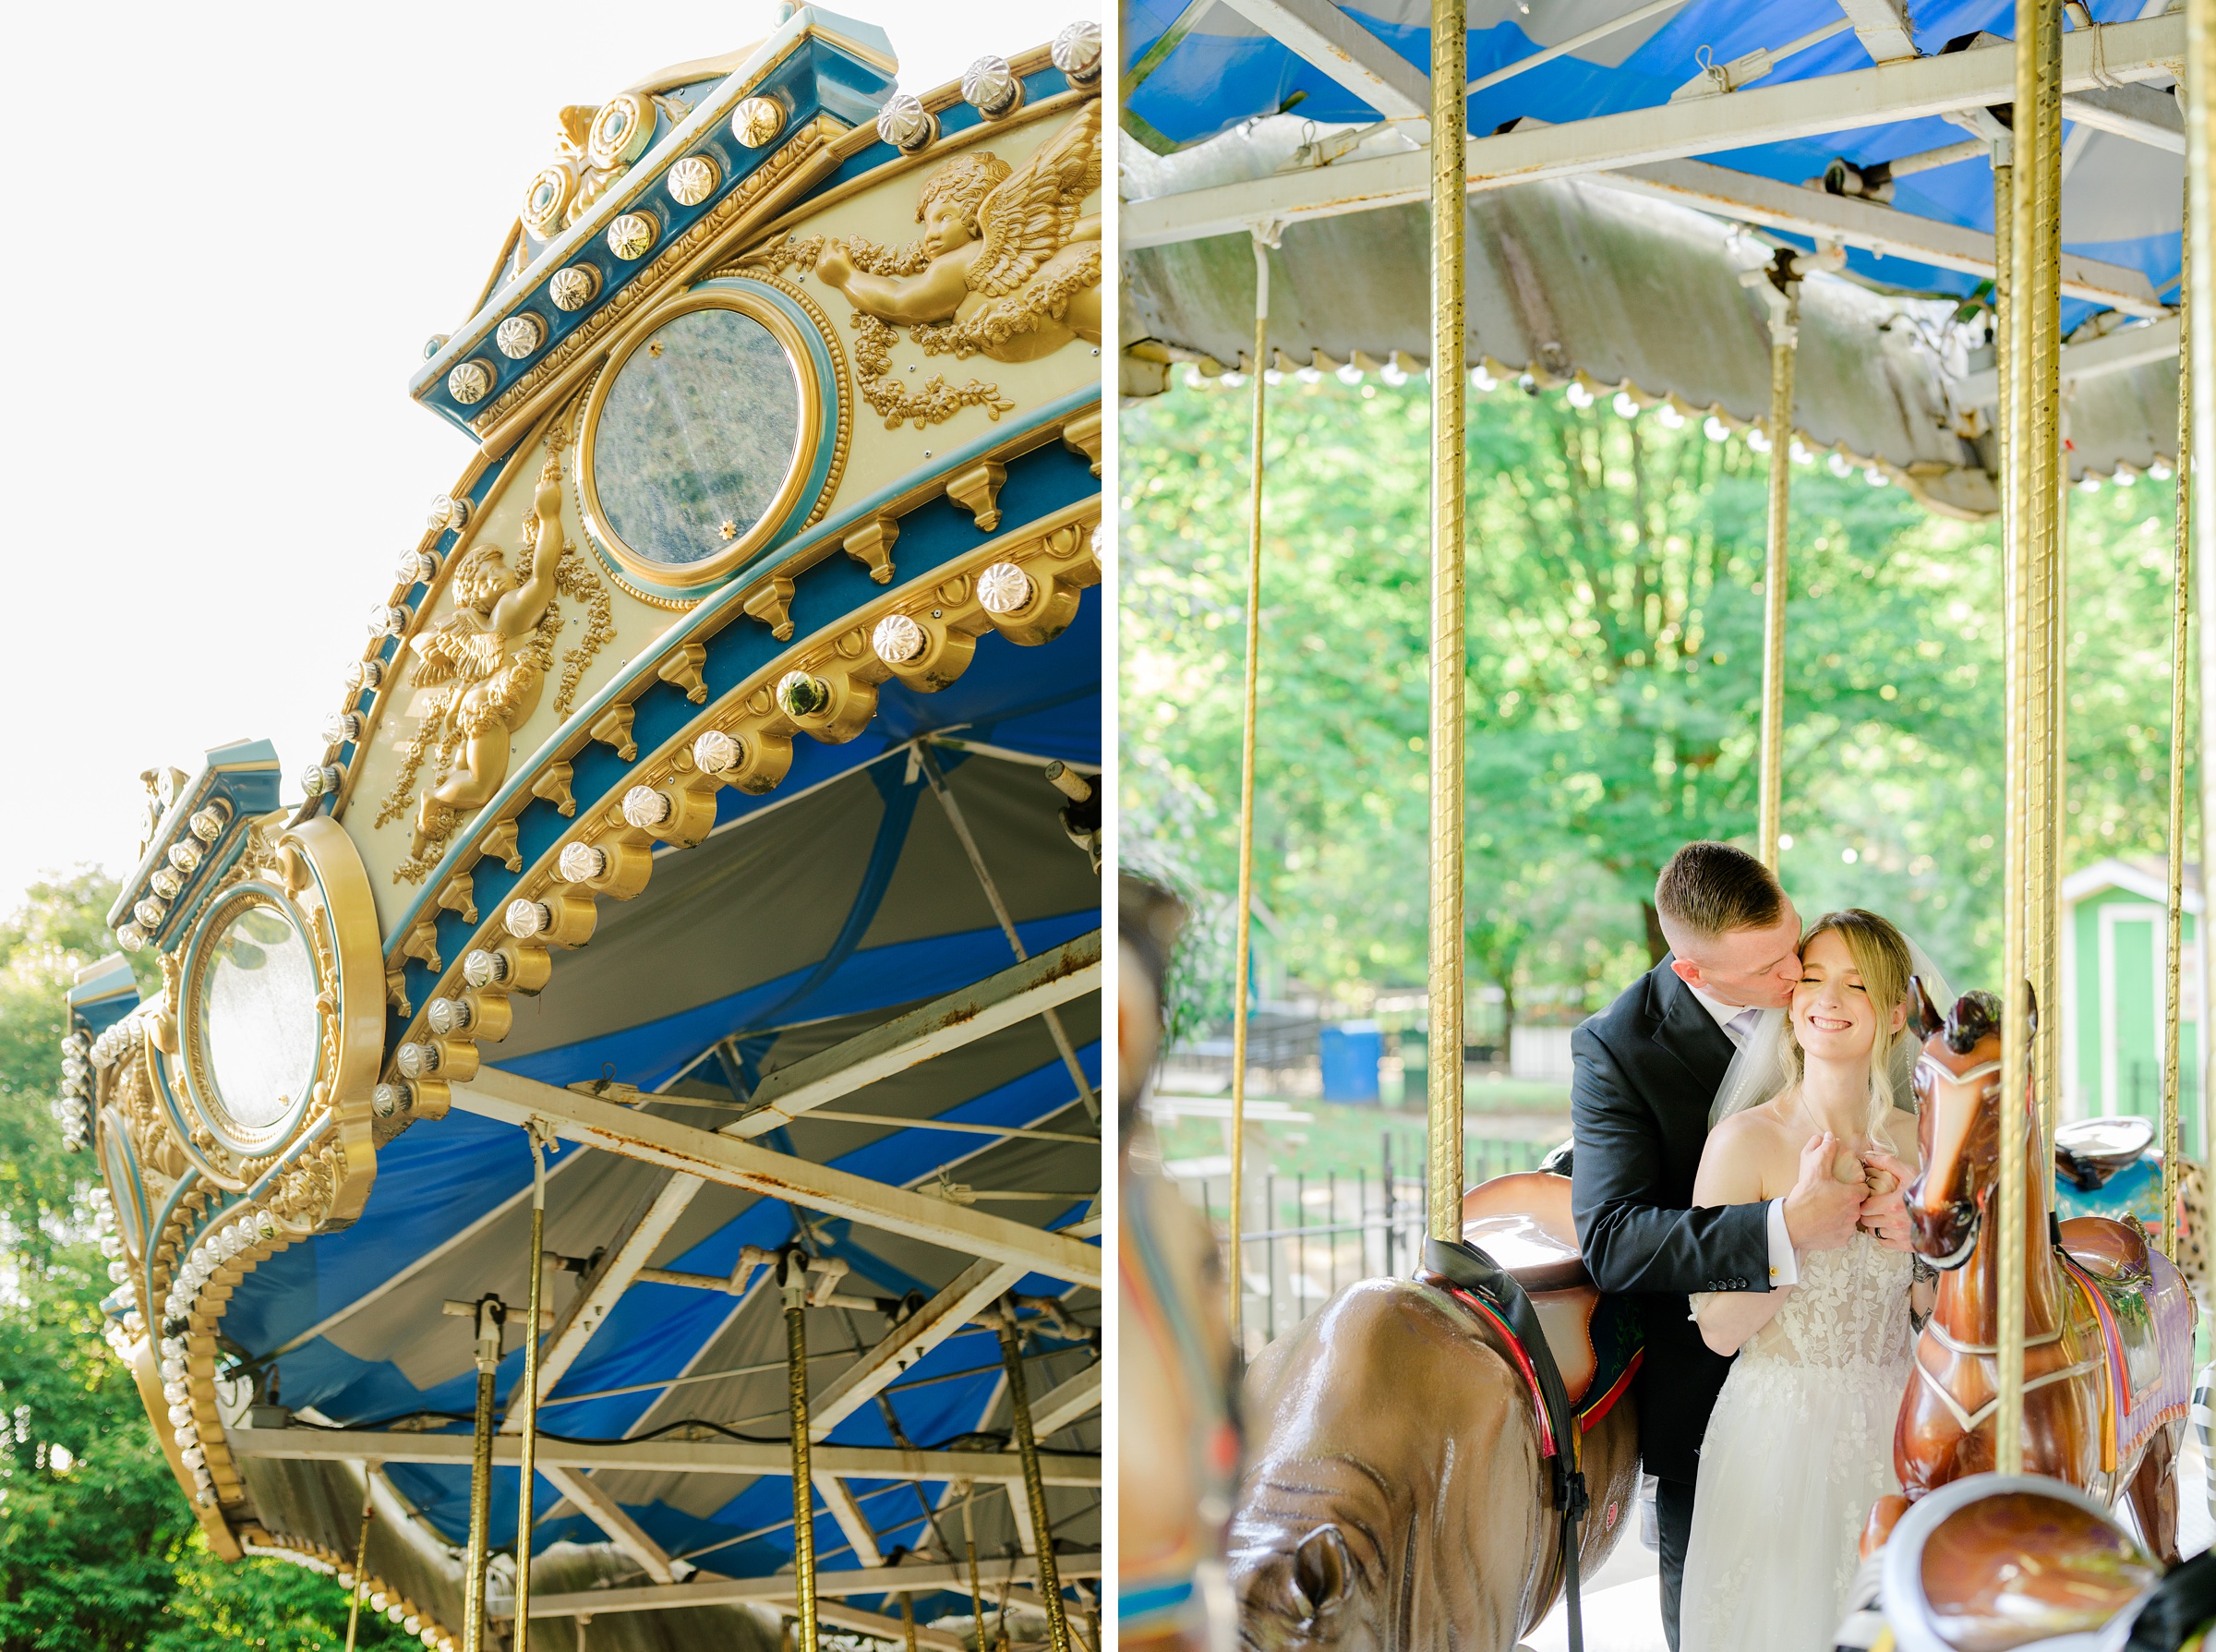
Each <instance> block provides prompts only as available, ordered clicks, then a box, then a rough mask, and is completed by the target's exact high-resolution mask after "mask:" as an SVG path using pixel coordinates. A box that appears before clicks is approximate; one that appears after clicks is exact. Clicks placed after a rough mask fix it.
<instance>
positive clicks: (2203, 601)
mask: <svg viewBox="0 0 2216 1652" xmlns="http://www.w3.org/2000/svg"><path fill="white" fill-rule="evenodd" d="M2185 79H2186V226H2185V241H2186V283H2185V287H2184V302H2185V306H2186V310H2187V312H2188V314H2198V315H2201V316H2204V317H2205V316H2208V315H2210V314H2211V313H2216V312H2211V311H2210V304H2211V303H2216V254H2212V252H2211V248H2210V245H2209V239H2210V231H2209V226H2210V224H2211V223H2216V215H2212V214H2216V204H2211V202H2210V164H2211V162H2212V161H2216V132H2212V131H2211V129H2210V128H2211V125H2212V124H2216V0H2186V76H2185ZM2188 325H2190V324H2189V323H2188ZM2189 337H2190V347H2189V351H2188V354H2187V356H2186V362H2187V366H2188V368H2189V369H2190V370H2189V372H2188V374H2187V376H2186V382H2185V383H2181V384H2180V385H2179V386H2178V393H2179V395H2181V396H2184V397H2186V400H2187V403H2188V404H2189V409H2190V411H2189V416H2187V417H2185V418H2181V422H2180V429H2181V431H2182V432H2183V433H2184V436H2183V437H2181V440H2180V441H2179V444H2178V454H2177V498H2178V506H2177V509H2178V513H2179V514H2180V516H2182V517H2184V518H2185V520H2186V533H2187V534H2188V536H2189V539H2190V543H2191V545H2192V551H2193V554H2192V574H2193V578H2194V579H2195V580H2196V581H2197V582H2198V583H2199V585H2200V589H2199V591H2198V593H2197V595H2198V599H2199V600H2198V603H2197V604H2196V606H2197V607H2198V609H2199V610H2200V611H2201V612H2202V613H2204V614H2210V613H2216V512H2209V511H2204V510H2202V509H2200V508H2199V500H2198V493H2199V491H2200V478H2201V477H2202V476H2206V475H2207V474H2209V467H2210V465H2211V464H2216V328H2210V327H2207V326H2201V327H2191V328H2190V333H2189ZM2185 437H2189V439H2190V443H2191V445H2190V446H2188V445H2186V440H2185V439H2184V438H2185ZM2198 630H2199V667H2200V751H2201V763H2200V788H2201V790H2200V823H2201V851H2200V853H2201V894H2202V900H2201V912H2200V917H2199V920H2198V924H2197V926H2196V927H2197V929H2198V937H2199V943H2200V959H2201V969H2200V997H2201V1008H2202V1014H2201V1020H2200V1070H2201V1085H2200V1107H2201V1126H2200V1129H2201V1134H2200V1151H2201V1153H2202V1155H2203V1157H2204V1158H2208V1159H2210V1161H2211V1162H2216V970H2212V969H2211V968H2210V962H2211V960H2212V959H2216V943H2212V942H2211V939H2210V934H2209V923H2210V917H2211V915H2212V914H2211V910H2210V909H2211V907H2212V906H2216V902H2210V900H2209V899H2208V898H2207V897H2208V892H2209V889H2210V884H2211V880H2210V871H2209V863H2210V849H2209V833H2210V826H2212V825H2216V642H2212V641H2211V639H2210V635H2209V627H2208V625H2207V623H2206V622H2205V621H2204V622H2203V623H2202V624H2201V625H2200V626H2199V628H2198Z"/></svg>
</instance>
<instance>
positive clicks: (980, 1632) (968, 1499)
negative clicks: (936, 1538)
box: [962, 1480, 985, 1652]
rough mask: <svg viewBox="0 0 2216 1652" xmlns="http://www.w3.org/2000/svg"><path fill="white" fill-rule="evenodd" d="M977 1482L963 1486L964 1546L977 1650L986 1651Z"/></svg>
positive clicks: (973, 1481) (972, 1630) (972, 1624)
mask: <svg viewBox="0 0 2216 1652" xmlns="http://www.w3.org/2000/svg"><path fill="white" fill-rule="evenodd" d="M976 1511H977V1482H976V1481H975V1480H971V1481H970V1482H969V1483H968V1484H967V1485H966V1486H964V1487H963V1488H962V1547H963V1548H964V1549H966V1550H969V1551H970V1629H971V1633H972V1635H973V1636H974V1638H975V1639H976V1642H977V1652H985V1592H984V1591H983V1590H982V1589H981V1588H979V1587H978V1585H977V1521H976V1519H975V1515H976Z"/></svg>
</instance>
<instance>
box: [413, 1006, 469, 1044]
mask: <svg viewBox="0 0 2216 1652" xmlns="http://www.w3.org/2000/svg"><path fill="white" fill-rule="evenodd" d="M423 1019H424V1021H425V1023H426V1024H427V1025H428V1027H429V1028H430V1030H431V1031H433V1032H436V1033H438V1034H439V1036H440V1037H441V1038H444V1037H445V1036H446V1035H447V1034H448V1033H450V1032H460V1031H463V1030H464V1028H466V1027H467V1026H468V1025H469V1003H468V1001H467V1000H466V999H463V998H433V999H432V1000H431V1002H430V1005H429V1007H427V1008H426V1009H425V1010H424V1012H423Z"/></svg>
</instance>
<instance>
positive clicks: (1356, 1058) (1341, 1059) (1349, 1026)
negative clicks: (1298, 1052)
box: [1317, 1021, 1385, 1102]
mask: <svg viewBox="0 0 2216 1652" xmlns="http://www.w3.org/2000/svg"><path fill="white" fill-rule="evenodd" d="M1317 1043H1318V1045H1319V1054H1320V1055H1321V1056H1322V1059H1323V1099H1324V1100H1325V1101H1327V1102H1374V1101H1376V1100H1377V1099H1378V1061H1379V1057H1380V1056H1381V1055H1383V1054H1384V1050H1385V1043H1384V1039H1383V1038H1382V1036H1380V1034H1379V1031H1378V1024H1377V1022H1375V1021H1341V1022H1340V1023H1339V1024H1338V1025H1337V1026H1335V1027H1326V1028H1324V1029H1322V1030H1321V1031H1320V1032H1319V1034H1318V1035H1317Z"/></svg>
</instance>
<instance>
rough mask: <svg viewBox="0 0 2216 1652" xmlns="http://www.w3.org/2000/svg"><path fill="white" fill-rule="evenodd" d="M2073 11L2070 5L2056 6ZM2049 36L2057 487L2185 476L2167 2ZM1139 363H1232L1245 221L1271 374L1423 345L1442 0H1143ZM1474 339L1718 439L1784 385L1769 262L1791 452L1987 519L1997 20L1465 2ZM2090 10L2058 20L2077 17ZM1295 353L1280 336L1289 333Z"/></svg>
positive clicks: (1126, 155)
mask: <svg viewBox="0 0 2216 1652" xmlns="http://www.w3.org/2000/svg"><path fill="white" fill-rule="evenodd" d="M2073 10H2074V11H2076V10H2077V8H2075V7H2074V8H2073ZM2085 15H2086V16H2087V17H2090V18H2092V19H2093V20H2094V23H2095V26H2093V27H2084V26H2074V27H2073V31H2072V32H2071V33H2070V34H2069V35H2068V36H2067V39H2066V42H2065V63H2064V75H2065V98H2064V115H2065V120H2066V121H2067V123H2068V129H2067V134H2066V136H2065V149H2064V158H2063V166H2064V173H2065V182H2064V188H2063V201H2062V223H2063V235H2064V245H2065V256H2064V260H2063V291H2064V295H2065V303H2064V307H2063V320H2064V325H2065V329H2067V330H2068V332H2069V340H2070V342H2069V343H2068V344H2067V345H2065V350H2064V353H2063V374H2064V392H2065V404H2066V405H2067V407H2068V429H2069V438H2070V442H2071V449H2070V454H2069V463H2070V466H2071V470H2072V474H2073V475H2075V476H2086V475H2095V476H2105V475H2114V474H2117V473H2127V474H2128V473H2137V472H2139V471H2145V470H2155V471H2161V470H2163V469H2165V468H2167V467H2170V466H2172V465H2174V462H2175V457H2176V456H2175V454H2174V452H2173V450H2174V447H2175V445H2176V436H2175V430H2176V377H2177V375H2176V356H2177V328H2176V319H2175V315H2174V305H2175V301H2176V291H2175V289H2176V283H2177V275H2178V269H2179V260H2180V239H2179V232H2180V225H2181V223H2182V202H2183V189H2184V151H2185V133H2184V123H2183V118H2182V113H2181V111H2180V108H2179V105H2178V102H2177V100H2176V98H2175V97H2174V96H2173V90H2174V88H2175V86H2176V84H2177V75H2178V73H2179V67H2180V63H2181V60H2182V56H2183V54H2184V51H2185V20H2184V18H2183V17H2182V15H2180V14H2178V13H2176V12H2168V13H2165V11H2164V6H2163V4H2162V0H2154V3H2153V4H2150V5H2141V4H2139V0H2105V3H2102V0H2096V4H2094V5H2092V6H2090V10H2089V11H2087V12H2086V14H2085ZM1468 16H1469V22H1470V29H1471V35H1470V42H1469V66H1470V67H1469V73H1470V82H1469V93H1470V95H1469V101H1468V105H1467V106H1468V110H1469V122H1468V132H1469V137H1468V139H1467V175H1468V179H1469V188H1470V195H1469V206H1468V214H1469V216H1468V224H1469V247H1470V273H1469V283H1470V290H1469V352H1468V356H1469V359H1468V366H1469V367H1470V368H1474V369H1477V370H1478V373H1479V379H1478V384H1479V388H1480V389H1483V388H1486V387H1487V380H1488V379H1489V380H1515V379H1518V378H1521V377H1523V376H1524V375H1529V376H1530V378H1531V380H1532V381H1533V383H1534V385H1535V386H1536V387H1538V388H1548V387H1556V386H1562V385H1566V384H1568V383H1570V382H1572V381H1573V380H1574V381H1577V382H1579V383H1581V384H1582V385H1583V387H1584V390H1585V391H1586V392H1591V393H1598V394H1604V395H1606V394H1613V393H1615V392H1624V393H1627V394H1629V395H1631V396H1632V397H1633V398H1634V400H1636V401H1637V402H1639V403H1640V404H1643V405H1644V404H1652V403H1654V402H1656V401H1668V402H1670V403H1671V404H1672V405H1674V406H1675V407H1676V408H1677V409H1678V411H1679V412H1680V414H1689V415H1693V416H1714V417H1716V418H1719V419H1721V420H1722V421H1723V422H1724V423H1726V424H1727V425H1730V426H1732V427H1734V428H1744V427H1745V426H1747V425H1749V424H1751V423H1754V422H1758V421H1759V420H1760V419H1761V418H1762V417H1763V416H1764V411H1765V409H1766V405H1767V390H1768V368H1769V338H1768V335H1767V332H1766V330H1765V308H1764V300H1763V298H1762V296H1761V295H1760V294H1759V292H1757V291H1755V290H1753V289H1752V287H1750V286H1749V285H1748V284H1747V282H1746V280H1744V279H1742V278H1744V277H1750V276H1759V274H1760V273H1761V271H1763V269H1764V266H1769V265H1772V264H1773V262H1774V260H1775V259H1776V254H1777V252H1778V250H1779V249H1780V248H1784V249H1788V250H1789V249H1804V250H1808V251H1810V252H1812V253H1813V252H1817V251H1821V250H1823V249H1826V248H1841V249H1843V251H1844V259H1843V268H1840V269H1838V270H1837V272H1836V273H1835V272H1832V271H1810V272H1809V274H1808V278H1807V280H1806V282H1805V283H1804V287H1805V290H1804V293H1803V295H1802V298H1801V309H1802V313H1801V319H1800V346H1801V356H1802V362H1803V365H1802V368H1801V375H1802V379H1803V384H1802V389H1801V394H1800V400H1799V405H1798V409H1797V414H1796V416H1797V418H1798V419H1799V421H1800V424H1801V425H1802V427H1803V435H1804V438H1805V440H1807V441H1808V443H1809V445H1810V446H1811V447H1813V448H1818V449H1829V450H1830V451H1831V452H1834V453H1836V454H1838V455H1841V456H1842V457H1843V458H1844V459H1846V460H1847V461H1849V462H1851V463H1853V464H1861V465H1865V466H1872V467H1875V468H1877V469H1879V470H1881V471H1882V472H1884V473H1885V474H1887V475H1889V476H1894V477H1896V478H1897V479H1900V480H1902V481H1905V482H1906V483H1908V484H1909V486H1910V487H1912V488H1915V489H1917V490H1918V491H1919V492H1920V493H1921V495H1923V497H1924V498H1925V499H1926V500H1928V501H1929V502H1931V503H1932V504H1933V505H1935V506H1937V507H1939V508H1941V509H1944V510H1947V511H1950V512H1956V513H1966V514H1973V515H1982V514H1987V513H1989V512H1992V511H1993V510H1995V509H1997V504H1998V500H1997V495H1996V493H1995V491H1994V487H1993V479H1992V478H1993V474H1994V473H1995V470H1996V468H1997V453H1996V449H1995V447H1994V443H1993V435H1992V421H1993V405H1994V403H1995V401H1996V399H1997V390H1996V387H1995V382H1994V373H1993V352H1992V338H1991V332H1990V326H1989V315H1990V296H1991V291H1992V282H1993V168H1992V156H1993V141H1994V139H2001V140H2003V142H2004V143H2005V140H2006V138H2007V131H2008V128H2007V127H2006V124H2005V122H2006V117H2007V113H2008V111H2007V105H2008V102H2009V101H2010V99H2011V98H2012V97H2013V96H2014V81H2013V78H2012V77H2013V55H2012V48H2011V47H2010V45H2009V42H2006V41H2005V40H2001V39H1999V38H1997V37H1996V36H1995V35H1993V34H1992V33H1988V32H1983V31H1984V30H1993V29H2000V28H2005V27H2006V26H2007V23H2006V17H2007V13H2006V10H2005V8H2000V9H1996V8H1995V7H1993V6H1989V5H1970V4H1949V3H1935V4H1926V5H1919V6H1916V7H1914V8H1913V11H1912V13H1911V11H1910V9H1909V7H1907V6H1904V5H1901V4H1899V0H1786V3H1783V4H1777V5H1771V6H1733V5H1728V4H1725V0H1684V3H1682V4H1676V5H1671V4H1667V3H1665V4H1658V5H1657V4H1646V5H1640V6H1633V5H1631V4H1629V3H1628V0H1595V3H1593V4H1578V5H1558V6H1536V7H1535V6H1519V5H1512V4H1509V3H1508V0H1473V4H1472V5H1471V6H1469V8H1468ZM1429 17H1430V7H1429V6H1427V5H1418V4H1415V0H1379V3H1376V4H1365V5H1361V6H1336V5H1333V4H1331V0H1194V3H1193V4H1189V5H1181V4H1179V3H1178V0H1134V4H1133V5H1132V6H1130V7H1128V8H1127V10H1126V29H1125V33H1124V37H1123V42H1122V49H1123V54H1124V61H1123V66H1122V68H1123V89H1124V102H1123V112H1124V113H1123V123H1124V128H1125V130H1124V133H1123V155H1122V160H1123V186H1122V187H1123V192H1124V195H1125V198H1126V200H1127V201H1128V202H1129V203H1130V205H1129V206H1128V208H1127V209H1126V212H1125V216H1124V228H1123V248H1124V252H1123V259H1124V272H1125V277H1126V291H1125V295H1124V304H1125V326H1124V339H1125V344H1126V358H1125V362H1124V364H1123V366H1124V387H1125V391H1126V393H1127V394H1146V393H1151V392H1153V391H1155V390H1157V389H1159V388H1161V386H1162V384H1163V383H1164V382H1165V377H1166V372H1167V370H1168V368H1169V367H1170V366H1171V365H1172V364H1174V363H1179V362H1191V363H1194V364H1195V365H1196V366H1197V368H1198V370H1200V371H1201V372H1203V373H1211V372H1220V371H1222V370H1223V369H1224V368H1240V367H1242V366H1251V365H1252V364H1251V363H1249V362H1247V361H1246V356H1249V355H1251V353H1252V344H1251V341H1252V337H1253V327H1254V320H1253V304H1254V292H1255V287H1254V274H1253V259H1252V256H1251V254H1250V253H1249V251H1248V247H1247V242H1248V240H1249V236H1250V235H1251V234H1259V235H1261V237H1262V238H1263V239H1264V240H1265V241H1266V242H1267V243H1268V244H1269V246H1270V247H1271V248H1272V250H1271V253H1270V255H1269V256H1270V258H1271V264H1272V268H1273V280H1272V283H1271V293H1272V296H1271V341H1272V344H1271V351H1272V358H1271V362H1270V363H1267V364H1264V365H1267V366H1273V367H1278V368H1282V369H1285V370H1291V369H1297V368H1318V369H1320V370H1327V371H1329V370H1339V369H1345V370H1349V371H1350V372H1351V371H1353V370H1369V369H1390V370H1391V371H1396V372H1397V371H1406V370H1411V369H1417V368H1422V367H1423V366H1425V365H1426V364H1427V356H1428V337H1427V326H1428V316H1429V303H1428V296H1427V294H1428V265H1427V231H1426V229H1425V223H1426V219H1427V208H1426V206H1425V204H1424V203H1425V200H1426V199H1427V187H1428V184H1427V180H1428V168H1429V155H1428V146H1429V143H1430V131H1429V124H1428V119H1427V115H1428V113H1429V107H1430V85H1429V80H1428V73H1427V69H1428V65H1429V63H1430V30H1429V26H1428V25H1429ZM2082 22H2083V19H2082V18H2080V19H2079V23H2080V25H2081V24H2082ZM1281 357H1282V359H1281Z"/></svg>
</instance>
